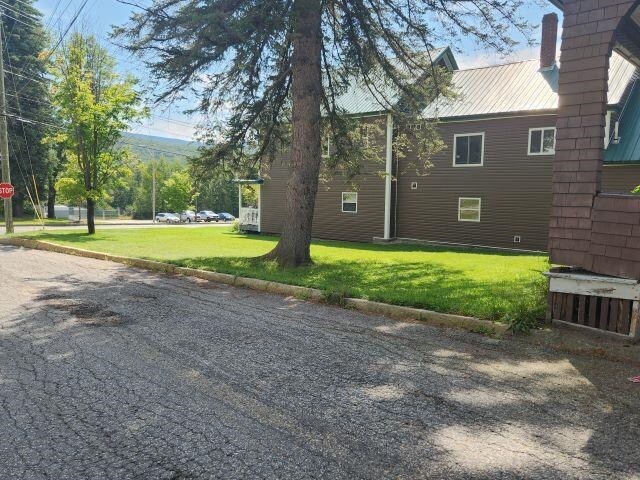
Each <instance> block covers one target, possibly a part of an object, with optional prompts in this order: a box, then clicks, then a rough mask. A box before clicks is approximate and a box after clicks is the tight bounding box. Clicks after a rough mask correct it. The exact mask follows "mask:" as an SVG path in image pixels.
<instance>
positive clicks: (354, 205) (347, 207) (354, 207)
mask: <svg viewBox="0 0 640 480" xmlns="http://www.w3.org/2000/svg"><path fill="white" fill-rule="evenodd" d="M342 211H343V212H344V213H358V194H357V192H342Z"/></svg>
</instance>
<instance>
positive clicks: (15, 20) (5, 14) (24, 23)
mask: <svg viewBox="0 0 640 480" xmlns="http://www.w3.org/2000/svg"><path fill="white" fill-rule="evenodd" d="M0 15H2V16H3V17H7V18H10V19H11V20H13V21H14V22H17V23H21V24H22V25H26V26H27V27H31V28H37V25H34V24H33V23H27V22H25V21H23V20H19V19H17V18H15V17H12V16H11V15H9V14H8V13H5V12H4V11H2V7H0Z"/></svg>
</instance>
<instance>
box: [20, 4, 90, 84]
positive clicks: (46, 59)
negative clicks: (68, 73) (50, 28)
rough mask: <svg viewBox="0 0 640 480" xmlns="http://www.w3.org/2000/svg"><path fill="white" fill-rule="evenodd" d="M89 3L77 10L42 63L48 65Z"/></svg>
mask: <svg viewBox="0 0 640 480" xmlns="http://www.w3.org/2000/svg"><path fill="white" fill-rule="evenodd" d="M88 2H89V0H84V1H83V2H82V4H81V5H80V7H79V8H78V10H76V13H75V14H74V16H73V18H72V19H71V21H70V22H69V25H68V26H67V28H66V30H65V31H64V32H63V33H62V34H61V35H60V38H58V41H57V42H56V44H55V45H54V47H53V48H52V49H51V50H50V51H49V53H48V54H47V56H46V57H45V59H44V60H43V62H42V63H47V62H48V61H49V59H50V58H51V57H52V56H53V54H54V53H55V51H56V50H57V49H58V47H59V46H60V44H61V43H62V41H63V40H64V38H65V37H66V36H67V34H68V33H69V31H70V30H71V28H72V27H73V25H74V24H75V23H76V21H77V20H78V17H79V16H80V14H81V13H82V10H84V7H86V6H87V3H88ZM22 90H23V89H20V92H16V93H17V94H19V93H22Z"/></svg>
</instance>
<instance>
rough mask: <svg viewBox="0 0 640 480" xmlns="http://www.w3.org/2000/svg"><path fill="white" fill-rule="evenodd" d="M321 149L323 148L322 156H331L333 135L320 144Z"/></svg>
mask: <svg viewBox="0 0 640 480" xmlns="http://www.w3.org/2000/svg"><path fill="white" fill-rule="evenodd" d="M325 145H326V149H325ZM320 150H322V158H329V157H330V156H331V137H330V136H329V135H327V136H326V137H325V144H324V145H321V146H320Z"/></svg>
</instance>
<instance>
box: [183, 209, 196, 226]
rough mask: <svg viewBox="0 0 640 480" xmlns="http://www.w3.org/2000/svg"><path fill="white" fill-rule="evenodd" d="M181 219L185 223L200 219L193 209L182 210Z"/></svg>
mask: <svg viewBox="0 0 640 480" xmlns="http://www.w3.org/2000/svg"><path fill="white" fill-rule="evenodd" d="M180 221H181V222H184V223H191V222H196V221H198V218H197V216H196V212H194V211H192V210H185V211H183V212H180Z"/></svg>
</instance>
